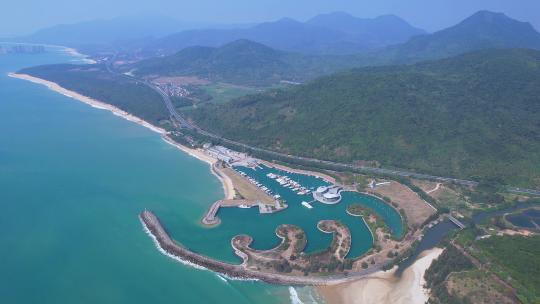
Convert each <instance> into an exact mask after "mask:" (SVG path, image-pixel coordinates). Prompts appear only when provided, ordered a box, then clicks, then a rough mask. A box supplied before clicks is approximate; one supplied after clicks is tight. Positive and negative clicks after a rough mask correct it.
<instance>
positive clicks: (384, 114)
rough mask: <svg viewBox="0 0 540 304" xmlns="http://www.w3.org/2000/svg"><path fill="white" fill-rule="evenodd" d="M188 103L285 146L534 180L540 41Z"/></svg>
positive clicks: (237, 130) (539, 152) (538, 176)
mask: <svg viewBox="0 0 540 304" xmlns="http://www.w3.org/2000/svg"><path fill="white" fill-rule="evenodd" d="M186 113H187V114H188V115H190V116H191V118H192V119H194V120H195V121H196V122H197V124H198V125H199V126H201V127H202V128H205V129H209V130H211V131H213V132H215V133H218V134H221V135H223V136H225V137H227V138H231V139H235V140H239V141H243V142H246V143H249V144H253V145H257V146H261V147H267V148H271V149H274V150H277V151H282V152H285V153H291V154H295V155H303V156H314V157H317V158H320V159H329V160H338V161H345V162H355V161H359V160H376V161H379V162H380V163H381V164H382V165H384V166H395V167H400V168H408V169H413V170H418V171H422V172H428V173H433V174H438V175H444V176H454V177H462V178H487V177H489V178H492V177H498V178H501V179H503V181H504V182H509V183H512V184H515V185H528V186H534V187H539V186H540V51H535V50H523V49H513V50H483V51H477V52H474V53H468V54H464V55H460V56H457V57H453V58H449V59H443V60H439V61H433V62H427V63H421V64H416V65H409V66H387V67H371V68H362V69H355V70H351V71H348V72H343V73H339V74H335V75H331V76H327V77H322V78H319V79H317V80H315V81H313V82H310V83H308V84H305V85H301V86H296V87H293V88H290V89H287V90H273V91H269V92H267V93H263V94H258V95H251V96H246V97H243V98H239V99H237V100H235V101H233V102H231V103H228V104H225V105H214V106H208V107H202V108H199V109H196V110H193V111H189V112H188V111H186Z"/></svg>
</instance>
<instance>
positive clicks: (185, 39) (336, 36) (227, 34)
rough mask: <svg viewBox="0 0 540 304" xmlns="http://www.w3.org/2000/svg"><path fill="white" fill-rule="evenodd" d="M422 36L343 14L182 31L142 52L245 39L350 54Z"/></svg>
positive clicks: (397, 23)
mask: <svg viewBox="0 0 540 304" xmlns="http://www.w3.org/2000/svg"><path fill="white" fill-rule="evenodd" d="M424 33H425V31H423V30H421V29H418V28H415V27H413V26H411V25H410V24H408V23H407V22H406V21H404V20H403V19H401V18H399V17H397V16H393V15H387V16H380V17H377V18H373V19H363V18H357V17H353V16H351V15H349V14H346V13H332V14H325V15H319V16H316V17H314V18H312V19H310V20H308V21H307V22H299V21H296V20H293V19H290V18H283V19H280V20H277V21H274V22H266V23H261V24H258V25H255V26H253V27H250V28H244V29H207V30H190V31H183V32H179V33H175V34H172V35H169V36H166V37H163V38H161V39H157V40H156V41H153V42H152V43H150V44H149V45H147V46H145V47H144V50H145V52H147V53H157V54H171V53H174V52H177V51H178V50H181V49H183V48H186V47H190V46H211V47H218V46H221V45H223V44H227V43H229V42H232V41H235V40H239V39H248V40H252V41H255V42H258V43H262V44H265V45H267V46H269V47H272V48H275V49H279V50H283V51H288V52H297V53H307V54H353V53H359V52H365V51H368V50H372V49H375V48H378V47H382V46H386V45H391V44H396V43H401V42H404V41H407V40H408V39H409V38H411V37H413V36H415V35H420V34H424Z"/></svg>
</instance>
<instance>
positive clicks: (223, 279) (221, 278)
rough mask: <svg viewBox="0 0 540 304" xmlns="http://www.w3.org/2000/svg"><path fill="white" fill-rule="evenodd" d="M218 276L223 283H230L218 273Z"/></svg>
mask: <svg viewBox="0 0 540 304" xmlns="http://www.w3.org/2000/svg"><path fill="white" fill-rule="evenodd" d="M216 276H217V277H218V278H219V279H220V280H222V281H223V282H225V283H229V282H228V281H227V279H225V278H224V277H222V276H221V275H220V274H217V273H216Z"/></svg>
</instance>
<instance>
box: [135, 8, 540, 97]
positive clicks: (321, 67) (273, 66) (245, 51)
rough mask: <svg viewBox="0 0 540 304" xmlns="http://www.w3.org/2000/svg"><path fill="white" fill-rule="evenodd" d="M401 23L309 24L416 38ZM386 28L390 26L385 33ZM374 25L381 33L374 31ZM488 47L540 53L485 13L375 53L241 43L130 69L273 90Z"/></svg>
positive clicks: (522, 33) (519, 25) (528, 33)
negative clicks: (279, 85) (285, 83)
mask: <svg viewBox="0 0 540 304" xmlns="http://www.w3.org/2000/svg"><path fill="white" fill-rule="evenodd" d="M375 21H376V22H375ZM400 22H403V21H402V20H401V19H399V18H397V17H393V16H383V17H379V18H376V19H359V18H355V17H352V16H350V15H347V14H342V13H332V14H328V15H321V16H318V17H316V18H313V19H312V20H310V21H308V22H307V24H310V25H311V26H320V27H324V28H328V29H331V30H335V31H341V32H347V35H350V36H354V37H364V40H369V39H368V37H369V36H370V35H369V33H377V32H378V31H384V32H385V33H387V35H386V36H387V37H392V38H391V39H392V40H394V41H397V40H399V39H401V40H404V39H405V37H409V36H410V35H412V30H411V29H410V28H409V29H407V28H408V27H406V30H404V31H403V32H402V31H399V30H396V28H399V27H398V26H397V25H396V24H397V23H400ZM385 24H388V26H386V30H383V28H385V26H384V25H385ZM374 27H375V28H378V31H376V30H373V28H374ZM409 27H410V26H409ZM418 31H419V30H418ZM418 31H417V32H418ZM358 39H360V38H358ZM389 39H390V38H389ZM379 40H380V39H379ZM487 48H531V49H540V34H539V33H538V32H536V31H535V30H534V28H533V27H532V26H531V25H530V24H529V23H525V22H520V21H516V20H514V19H511V18H509V17H507V16H505V15H504V14H499V13H492V12H488V11H480V12H478V13H476V14H474V15H472V16H471V17H469V18H467V19H465V20H463V21H462V22H460V23H459V24H457V25H455V26H453V27H450V28H448V29H445V30H442V31H439V32H435V33H433V34H428V35H418V36H415V37H414V38H412V39H410V40H409V41H408V42H406V43H403V44H399V45H394V46H391V47H387V48H384V49H380V50H379V51H377V52H373V53H362V54H356V55H306V54H300V53H289V52H284V51H278V50H276V49H273V48H270V47H268V46H265V45H262V44H260V43H257V42H253V41H249V40H245V39H242V40H237V41H233V42H231V43H228V44H225V45H223V46H221V47H219V48H213V47H203V46H196V47H188V48H186V49H183V50H182V51H180V52H178V53H176V54H174V55H170V56H165V57H158V58H153V59H147V60H143V61H141V62H138V63H135V64H133V65H129V66H127V67H125V69H126V71H128V70H134V72H135V73H136V74H137V75H139V76H150V75H169V76H198V77H201V78H205V79H209V80H213V81H220V82H229V83H234V84H242V85H251V86H268V85H272V84H275V83H278V82H280V81H282V80H286V81H293V82H305V81H307V80H310V79H313V78H315V77H318V76H322V75H325V74H330V73H333V72H337V71H342V70H346V69H350V68H354V67H361V66H368V65H387V64H410V63H415V62H420V61H424V60H433V59H441V58H447V57H450V56H454V55H458V54H463V53H466V52H470V51H474V50H479V49H487Z"/></svg>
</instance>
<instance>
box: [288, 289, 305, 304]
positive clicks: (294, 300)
mask: <svg viewBox="0 0 540 304" xmlns="http://www.w3.org/2000/svg"><path fill="white" fill-rule="evenodd" d="M289 294H290V298H291V304H304V302H302V300H300V297H298V292H296V289H294V287H292V286H289Z"/></svg>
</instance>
